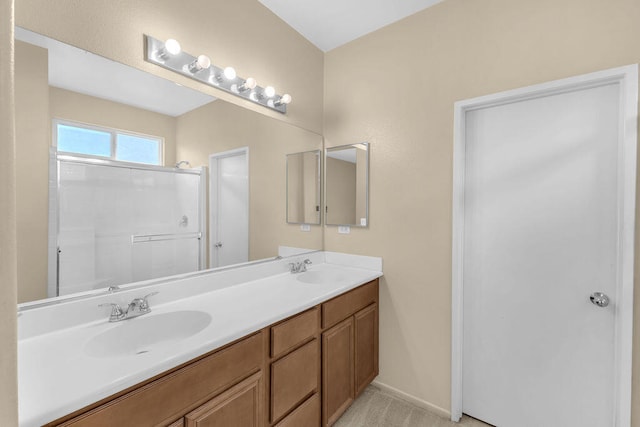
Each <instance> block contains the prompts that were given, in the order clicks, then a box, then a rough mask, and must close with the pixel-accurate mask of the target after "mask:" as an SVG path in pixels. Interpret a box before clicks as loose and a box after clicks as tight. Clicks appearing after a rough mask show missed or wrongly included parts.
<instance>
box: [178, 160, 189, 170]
mask: <svg viewBox="0 0 640 427" xmlns="http://www.w3.org/2000/svg"><path fill="white" fill-rule="evenodd" d="M181 165H185V166H187V167H189V168H190V167H191V163H189V162H188V161H187V160H180V161H179V162H178V163H176V169H180V166H181Z"/></svg>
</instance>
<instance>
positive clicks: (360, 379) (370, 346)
mask: <svg viewBox="0 0 640 427" xmlns="http://www.w3.org/2000/svg"><path fill="white" fill-rule="evenodd" d="M354 328H355V331H354V337H355V338H354V340H355V374H356V375H355V378H356V396H357V395H359V394H360V393H362V391H363V390H364V389H365V387H367V385H369V383H371V381H373V379H374V378H375V377H376V376H377V375H378V304H375V303H374V304H371V305H370V306H369V307H367V308H365V309H363V310H360V311H359V312H357V313H356V314H355V316H354Z"/></svg>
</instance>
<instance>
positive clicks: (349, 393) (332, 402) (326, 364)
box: [322, 317, 355, 425]
mask: <svg viewBox="0 0 640 427" xmlns="http://www.w3.org/2000/svg"><path fill="white" fill-rule="evenodd" d="M354 396H355V387H354V365H353V318H352V317H349V318H348V319H346V320H344V321H343V322H342V323H339V324H337V325H336V326H334V327H333V328H331V329H329V330H328V331H326V332H324V333H323V334H322V419H323V425H332V424H333V423H334V422H335V421H336V420H337V419H338V418H339V417H340V415H342V413H343V412H344V411H346V409H347V408H348V407H349V406H350V405H351V403H352V402H353V399H354Z"/></svg>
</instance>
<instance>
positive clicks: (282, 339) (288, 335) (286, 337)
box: [271, 308, 320, 357]
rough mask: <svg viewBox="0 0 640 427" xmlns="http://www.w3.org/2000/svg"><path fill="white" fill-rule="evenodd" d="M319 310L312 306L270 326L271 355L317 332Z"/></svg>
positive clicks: (287, 348)
mask: <svg viewBox="0 0 640 427" xmlns="http://www.w3.org/2000/svg"><path fill="white" fill-rule="evenodd" d="M319 315H320V310H319V309H318V308H313V309H311V310H309V311H305V312H304V313H301V314H298V315H297V316H295V317H292V318H291V319H289V320H285V321H284V322H282V323H280V324H278V325H276V326H274V327H272V328H271V357H278V356H280V355H281V354H284V353H286V352H287V351H289V350H292V349H293V348H295V347H296V346H298V345H299V344H302V343H303V342H305V341H306V340H308V339H310V338H313V336H314V335H315V334H316V333H317V332H318V325H319Z"/></svg>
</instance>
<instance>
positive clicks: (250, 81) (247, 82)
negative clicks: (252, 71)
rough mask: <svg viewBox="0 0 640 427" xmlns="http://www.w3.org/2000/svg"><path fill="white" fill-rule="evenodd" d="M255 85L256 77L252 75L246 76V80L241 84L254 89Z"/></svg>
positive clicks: (256, 83)
mask: <svg viewBox="0 0 640 427" xmlns="http://www.w3.org/2000/svg"><path fill="white" fill-rule="evenodd" d="M257 85H258V82H256V79H254V78H253V77H248V78H247V80H245V81H244V85H243V86H244V87H246V88H247V89H255V88H256V86H257Z"/></svg>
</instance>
